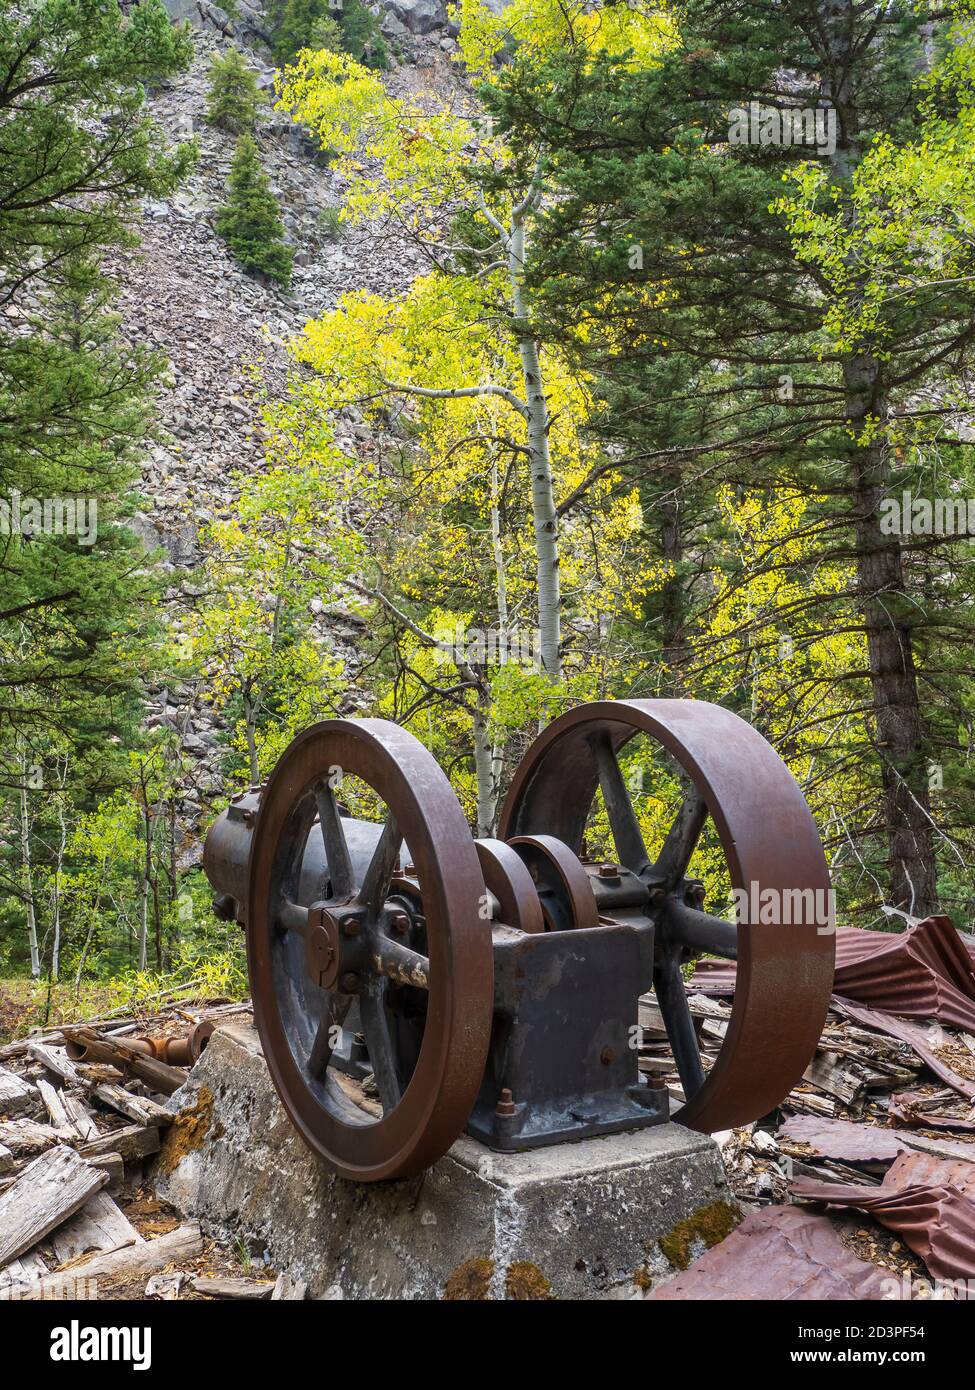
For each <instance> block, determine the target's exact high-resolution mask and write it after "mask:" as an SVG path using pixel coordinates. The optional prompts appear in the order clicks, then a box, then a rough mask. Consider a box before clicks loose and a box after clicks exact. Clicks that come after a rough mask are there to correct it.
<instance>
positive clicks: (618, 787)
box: [591, 734, 650, 874]
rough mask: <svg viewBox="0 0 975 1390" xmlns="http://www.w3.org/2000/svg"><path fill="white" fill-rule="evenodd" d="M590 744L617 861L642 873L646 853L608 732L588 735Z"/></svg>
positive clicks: (648, 857)
mask: <svg viewBox="0 0 975 1390" xmlns="http://www.w3.org/2000/svg"><path fill="white" fill-rule="evenodd" d="M591 746H592V751H593V755H594V756H595V759H596V770H597V771H598V773H599V785H600V787H601V789H602V793H603V801H604V802H605V803H606V814H607V815H608V816H609V824H610V829H611V830H612V832H613V842H614V844H615V845H616V853H617V854H618V855H619V861H620V863H621V864H622V865H623V867H624V868H627V869H632V871H633V872H634V873H635V874H639V873H642V872H643V870H644V869H646V868H648V867H649V864H650V856H649V855H648V854H647V847H646V845H645V844H644V843H643V834H642V832H641V830H640V823H639V821H638V820H637V818H636V812H635V811H634V809H633V803H632V801H631V800H630V795H629V792H628V791H627V790H626V783H625V782H624V781H623V774H622V772H621V771H620V765H619V763H618V762H617V760H616V754H615V753H614V752H613V745H612V742H611V740H610V737H609V735H608V734H601V735H600V736H599V737H598V738H594V739H592V741H591Z"/></svg>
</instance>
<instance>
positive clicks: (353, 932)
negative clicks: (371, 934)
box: [339, 913, 362, 936]
mask: <svg viewBox="0 0 975 1390" xmlns="http://www.w3.org/2000/svg"><path fill="white" fill-rule="evenodd" d="M339 928H340V930H341V932H342V935H343V936H358V935H359V932H360V931H361V930H362V923H361V922H360V921H359V919H358V917H356V916H354V915H353V914H352V913H347V914H346V916H345V917H341V918H340V919H339Z"/></svg>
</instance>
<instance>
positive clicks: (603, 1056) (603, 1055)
mask: <svg viewBox="0 0 975 1390" xmlns="http://www.w3.org/2000/svg"><path fill="white" fill-rule="evenodd" d="M599 1060H600V1061H601V1062H602V1064H603V1066H604V1067H608V1066H609V1064H610V1062H615V1061H616V1053H615V1051H614V1050H613V1048H611V1047H604V1048H603V1050H602V1052H600V1054H599Z"/></svg>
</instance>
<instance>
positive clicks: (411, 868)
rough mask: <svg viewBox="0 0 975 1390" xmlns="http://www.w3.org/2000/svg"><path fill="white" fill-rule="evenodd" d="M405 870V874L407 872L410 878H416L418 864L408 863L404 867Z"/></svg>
mask: <svg viewBox="0 0 975 1390" xmlns="http://www.w3.org/2000/svg"><path fill="white" fill-rule="evenodd" d="M403 872H404V874H406V875H407V876H408V877H409V878H416V865H415V864H407V865H406V866H405V867H404V869H403Z"/></svg>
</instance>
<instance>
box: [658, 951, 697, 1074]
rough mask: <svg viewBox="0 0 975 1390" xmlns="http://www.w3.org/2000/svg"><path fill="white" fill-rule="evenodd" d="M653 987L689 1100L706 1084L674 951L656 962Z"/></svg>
mask: <svg viewBox="0 0 975 1390" xmlns="http://www.w3.org/2000/svg"><path fill="white" fill-rule="evenodd" d="M653 987H654V990H655V992H656V995H657V1004H658V1005H659V1008H660V1012H661V1014H662V1015H663V1020H664V1026H665V1027H666V1029H667V1037H668V1039H669V1040H670V1047H671V1051H672V1052H673V1054H674V1061H675V1062H676V1063H677V1071H678V1073H679V1075H680V1082H681V1085H682V1086H683V1088H684V1099H685V1100H690V1099H691V1098H692V1097H693V1096H694V1095H696V1094H697V1092H698V1091H699V1090H700V1089H701V1087H702V1086H703V1085H704V1068H703V1067H702V1065H701V1053H700V1051H699V1049H698V1045H697V1034H696V1033H695V1032H694V1022H693V1020H692V1018H691V1011H690V1009H689V1008H688V1006H687V994H686V993H685V990H684V978H683V976H682V975H681V973H680V963H679V961H678V958H677V955H676V954H675V953H674V952H673V951H667V952H666V953H665V954H664V956H663V957H662V958H661V960H660V961H659V962H658V964H657V965H656V966H655V968H654V972H653Z"/></svg>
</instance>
